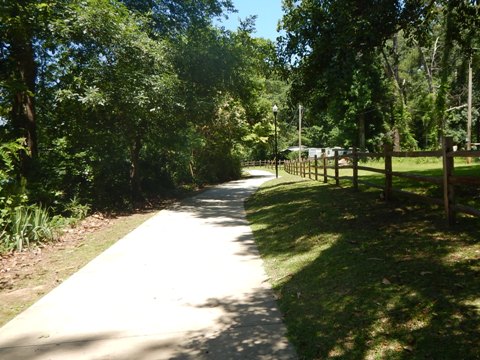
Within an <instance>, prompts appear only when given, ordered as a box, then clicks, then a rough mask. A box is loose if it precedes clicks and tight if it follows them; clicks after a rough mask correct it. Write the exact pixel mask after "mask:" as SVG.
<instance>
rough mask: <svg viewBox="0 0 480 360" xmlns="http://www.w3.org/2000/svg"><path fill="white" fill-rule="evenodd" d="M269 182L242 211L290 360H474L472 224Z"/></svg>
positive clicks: (366, 196) (328, 189)
mask: <svg viewBox="0 0 480 360" xmlns="http://www.w3.org/2000/svg"><path fill="white" fill-rule="evenodd" d="M426 171H429V169H426ZM280 175H282V177H281V178H280V179H276V180H273V181H270V182H268V183H267V184H265V185H264V186H263V187H262V188H261V189H260V190H259V191H258V192H257V193H256V194H255V195H254V196H252V197H251V198H250V199H249V200H248V201H247V204H246V207H247V212H248V219H249V221H250V222H251V224H252V228H253V231H254V234H255V238H256V241H257V244H258V247H259V250H260V252H261V254H262V257H263V259H264V261H265V267H266V271H267V273H268V275H269V277H270V279H271V283H272V285H273V288H274V291H275V293H276V295H277V297H278V302H279V305H280V308H281V310H282V311H283V314H284V316H285V321H286V324H287V327H288V332H289V337H290V339H291V341H292V342H293V343H294V345H295V346H296V348H297V351H298V353H299V355H300V358H301V359H479V354H480V341H479V339H480V265H479V259H480V243H479V239H480V226H479V225H480V221H479V220H478V219H474V218H470V217H460V218H459V220H458V224H457V225H456V227H455V228H454V229H453V230H452V229H447V228H446V225H445V221H444V214H443V212H442V210H441V209H438V208H435V207H429V206H426V205H418V204H417V203H413V202H408V200H406V199H402V201H401V202H400V201H398V202H392V203H388V204H387V203H385V202H383V201H381V200H380V197H379V193H380V191H379V190H368V191H360V192H355V191H353V190H352V189H351V188H340V187H335V186H334V185H331V184H323V183H321V182H315V181H307V180H304V179H301V178H300V177H297V176H292V175H288V174H286V173H284V172H283V171H281V172H280Z"/></svg>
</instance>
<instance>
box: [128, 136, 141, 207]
mask: <svg viewBox="0 0 480 360" xmlns="http://www.w3.org/2000/svg"><path fill="white" fill-rule="evenodd" d="M141 148H142V142H141V139H140V136H139V135H137V136H135V139H133V142H132V144H131V146H130V186H131V193H132V200H133V201H137V200H139V199H140V195H141V190H142V189H141V184H140V150H141Z"/></svg>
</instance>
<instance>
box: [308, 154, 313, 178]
mask: <svg viewBox="0 0 480 360" xmlns="http://www.w3.org/2000/svg"><path fill="white" fill-rule="evenodd" d="M308 178H309V179H310V180H311V179H312V162H311V161H310V158H309V159H308Z"/></svg>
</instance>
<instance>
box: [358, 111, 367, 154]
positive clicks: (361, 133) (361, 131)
mask: <svg viewBox="0 0 480 360" xmlns="http://www.w3.org/2000/svg"><path fill="white" fill-rule="evenodd" d="M365 131H366V130H365V114H363V113H362V114H360V115H359V116H358V146H359V147H360V150H361V151H365V138H366V136H365Z"/></svg>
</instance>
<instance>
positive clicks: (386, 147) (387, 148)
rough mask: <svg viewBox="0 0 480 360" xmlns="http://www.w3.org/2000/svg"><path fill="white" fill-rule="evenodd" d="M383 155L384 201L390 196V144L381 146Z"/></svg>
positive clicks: (388, 199) (389, 198)
mask: <svg viewBox="0 0 480 360" xmlns="http://www.w3.org/2000/svg"><path fill="white" fill-rule="evenodd" d="M383 152H384V157H385V194H384V196H385V201H390V200H391V198H392V145H390V144H385V145H384V146H383Z"/></svg>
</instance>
